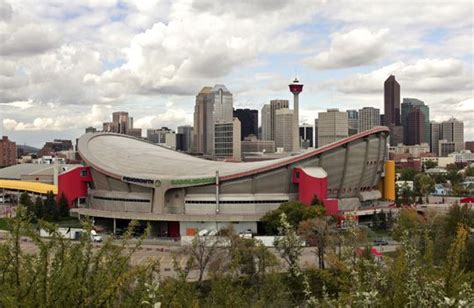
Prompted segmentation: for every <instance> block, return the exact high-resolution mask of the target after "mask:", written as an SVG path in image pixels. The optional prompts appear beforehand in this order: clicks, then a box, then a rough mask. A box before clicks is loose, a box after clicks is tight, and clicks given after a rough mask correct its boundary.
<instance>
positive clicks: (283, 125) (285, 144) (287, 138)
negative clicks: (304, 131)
mask: <svg viewBox="0 0 474 308" xmlns="http://www.w3.org/2000/svg"><path fill="white" fill-rule="evenodd" d="M293 123H294V117H293V110H290V109H288V108H282V109H278V110H276V112H275V147H276V148H283V150H284V151H285V152H291V151H293V130H292V129H293Z"/></svg>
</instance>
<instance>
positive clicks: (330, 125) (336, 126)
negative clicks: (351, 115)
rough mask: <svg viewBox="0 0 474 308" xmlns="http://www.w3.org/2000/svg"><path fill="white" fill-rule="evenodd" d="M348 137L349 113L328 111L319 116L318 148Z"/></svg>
mask: <svg viewBox="0 0 474 308" xmlns="http://www.w3.org/2000/svg"><path fill="white" fill-rule="evenodd" d="M347 136H348V120H347V113H346V112H342V111H339V109H328V110H327V112H320V113H319V114H318V146H319V147H321V146H323V145H326V144H329V143H332V142H335V141H337V140H340V139H343V138H346V137H347Z"/></svg>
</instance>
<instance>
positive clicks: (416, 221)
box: [394, 208, 425, 240]
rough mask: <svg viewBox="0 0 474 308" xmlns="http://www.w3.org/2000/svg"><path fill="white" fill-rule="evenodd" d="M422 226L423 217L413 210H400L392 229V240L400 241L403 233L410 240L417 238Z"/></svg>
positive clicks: (423, 223)
mask: <svg viewBox="0 0 474 308" xmlns="http://www.w3.org/2000/svg"><path fill="white" fill-rule="evenodd" d="M424 225H425V221H424V220H423V217H422V216H421V215H420V214H418V213H417V211H416V210H415V209H407V208H404V209H401V210H400V214H399V217H398V221H397V223H396V224H395V228H394V238H395V239H397V240H400V239H401V238H402V235H403V234H404V233H405V232H406V233H407V234H408V235H409V236H410V237H412V238H415V237H418V238H419V236H420V235H421V234H422V230H423V228H424Z"/></svg>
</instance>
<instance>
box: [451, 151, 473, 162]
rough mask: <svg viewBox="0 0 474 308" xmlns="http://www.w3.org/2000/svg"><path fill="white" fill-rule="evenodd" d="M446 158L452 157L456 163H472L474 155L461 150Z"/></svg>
mask: <svg viewBox="0 0 474 308" xmlns="http://www.w3.org/2000/svg"><path fill="white" fill-rule="evenodd" d="M448 157H454V162H456V163H462V164H466V163H472V162H474V153H473V152H471V151H470V150H461V151H459V152H453V153H450V154H448Z"/></svg>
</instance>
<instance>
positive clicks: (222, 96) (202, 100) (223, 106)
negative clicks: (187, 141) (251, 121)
mask: <svg viewBox="0 0 474 308" xmlns="http://www.w3.org/2000/svg"><path fill="white" fill-rule="evenodd" d="M232 104H233V98H232V93H230V91H229V90H228V89H227V88H226V87H225V86H224V85H215V86H214V87H212V88H211V87H204V88H203V89H202V90H201V91H200V92H199V93H198V95H197V96H196V105H195V107H194V137H193V139H194V141H193V142H194V152H195V153H198V154H203V155H207V156H213V155H214V129H215V124H216V123H232V121H233V107H232Z"/></svg>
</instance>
